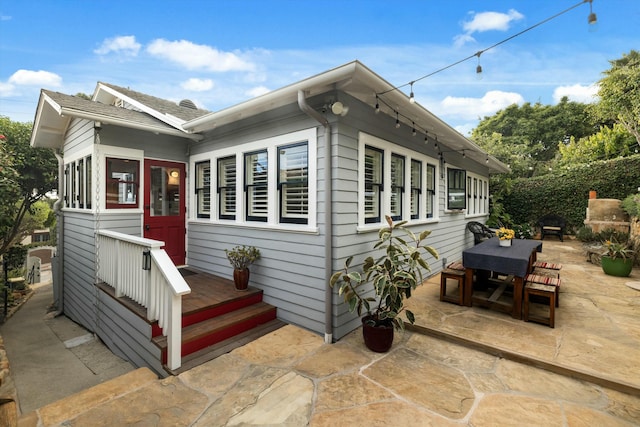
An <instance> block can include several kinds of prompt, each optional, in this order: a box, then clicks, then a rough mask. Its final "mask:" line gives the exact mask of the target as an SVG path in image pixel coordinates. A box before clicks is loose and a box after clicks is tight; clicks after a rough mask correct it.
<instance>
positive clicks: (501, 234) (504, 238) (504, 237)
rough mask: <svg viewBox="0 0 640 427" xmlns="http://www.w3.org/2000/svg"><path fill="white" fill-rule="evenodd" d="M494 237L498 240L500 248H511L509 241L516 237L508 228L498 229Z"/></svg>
mask: <svg viewBox="0 0 640 427" xmlns="http://www.w3.org/2000/svg"><path fill="white" fill-rule="evenodd" d="M496 236H498V239H500V242H499V243H500V246H511V240H513V238H514V237H516V233H515V231H513V230H512V229H510V228H506V227H500V228H498V229H497V230H496Z"/></svg>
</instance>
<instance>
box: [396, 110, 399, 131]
mask: <svg viewBox="0 0 640 427" xmlns="http://www.w3.org/2000/svg"><path fill="white" fill-rule="evenodd" d="M399 127H400V119H399V118H398V112H397V111H396V129H398V128H399Z"/></svg>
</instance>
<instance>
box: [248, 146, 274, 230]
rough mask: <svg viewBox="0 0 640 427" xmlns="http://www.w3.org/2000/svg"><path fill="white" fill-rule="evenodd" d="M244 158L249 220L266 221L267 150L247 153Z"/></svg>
mask: <svg viewBox="0 0 640 427" xmlns="http://www.w3.org/2000/svg"><path fill="white" fill-rule="evenodd" d="M244 158H245V162H244V172H245V187H244V188H245V194H246V200H247V215H246V217H247V221H262V222H266V221H267V217H268V208H269V206H268V201H269V188H268V170H269V164H268V157H267V150H263V151H258V152H255V153H248V154H245V156H244Z"/></svg>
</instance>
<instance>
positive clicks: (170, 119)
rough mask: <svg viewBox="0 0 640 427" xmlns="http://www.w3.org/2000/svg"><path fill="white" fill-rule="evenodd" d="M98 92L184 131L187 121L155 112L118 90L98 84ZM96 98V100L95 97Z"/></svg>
mask: <svg viewBox="0 0 640 427" xmlns="http://www.w3.org/2000/svg"><path fill="white" fill-rule="evenodd" d="M97 90H103V91H105V92H107V93H109V94H110V95H112V96H114V97H116V98H120V99H123V100H125V101H126V102H127V103H128V104H131V105H133V106H134V107H136V108H138V109H139V110H141V111H144V112H145V113H147V114H149V115H150V116H152V117H155V118H156V119H158V120H160V121H163V122H165V123H166V124H168V125H170V126H173V127H174V128H176V129H180V130H183V127H182V125H183V124H184V123H185V120H181V119H179V118H177V117H175V116H172V115H170V114H164V113H161V112H159V111H157V110H154V109H153V108H150V107H149V106H147V105H145V104H142V103H141V102H138V101H136V100H135V99H133V98H129V97H128V96H126V95H124V94H122V93H120V92H118V91H117V90H114V89H112V88H110V87H108V86H105V85H103V84H100V83H98V89H97ZM94 98H96V97H95V96H94Z"/></svg>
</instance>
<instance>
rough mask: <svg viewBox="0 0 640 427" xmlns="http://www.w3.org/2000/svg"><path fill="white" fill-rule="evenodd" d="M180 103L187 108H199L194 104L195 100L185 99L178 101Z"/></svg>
mask: <svg viewBox="0 0 640 427" xmlns="http://www.w3.org/2000/svg"><path fill="white" fill-rule="evenodd" d="M178 105H179V106H181V107H185V108H191V109H192V110H197V109H198V107H196V104H194V103H193V101H192V100H190V99H183V100H182V101H180V102H179V103H178Z"/></svg>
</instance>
